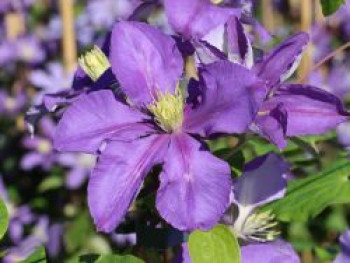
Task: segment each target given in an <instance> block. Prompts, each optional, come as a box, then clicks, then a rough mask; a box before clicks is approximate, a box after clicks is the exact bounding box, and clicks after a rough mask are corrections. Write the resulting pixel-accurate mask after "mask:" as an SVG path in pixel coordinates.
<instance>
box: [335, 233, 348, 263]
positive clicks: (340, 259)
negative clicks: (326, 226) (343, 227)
mask: <svg viewBox="0 0 350 263" xmlns="http://www.w3.org/2000/svg"><path fill="white" fill-rule="evenodd" d="M339 241H340V247H341V252H340V254H339V255H338V256H337V258H336V259H335V261H334V262H333V263H347V262H350V230H347V231H345V232H344V233H343V234H342V235H341V236H340V238H339Z"/></svg>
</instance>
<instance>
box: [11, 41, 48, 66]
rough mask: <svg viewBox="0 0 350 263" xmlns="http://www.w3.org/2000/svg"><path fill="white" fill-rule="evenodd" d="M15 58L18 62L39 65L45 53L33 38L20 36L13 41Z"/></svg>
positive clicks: (38, 42)
mask: <svg viewBox="0 0 350 263" xmlns="http://www.w3.org/2000/svg"><path fill="white" fill-rule="evenodd" d="M15 48H16V58H17V60H18V61H20V62H24V63H28V64H31V65H32V64H34V65H36V64H39V63H41V62H43V61H44V60H45V57H46V53H45V50H44V49H43V47H42V46H41V43H40V41H39V40H38V39H37V38H36V37H35V36H31V35H28V36H21V37H20V38H18V39H16V41H15Z"/></svg>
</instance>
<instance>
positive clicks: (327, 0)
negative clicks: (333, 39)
mask: <svg viewBox="0 0 350 263" xmlns="http://www.w3.org/2000/svg"><path fill="white" fill-rule="evenodd" d="M343 4H345V1H344V0H321V6H322V13H323V14H324V15H325V16H329V15H331V14H333V13H334V12H336V11H337V10H338V9H339V7H340V6H341V5H343Z"/></svg>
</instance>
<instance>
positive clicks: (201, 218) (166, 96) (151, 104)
mask: <svg viewBox="0 0 350 263" xmlns="http://www.w3.org/2000/svg"><path fill="white" fill-rule="evenodd" d="M101 61H102V62H101ZM109 61H110V64H111V70H112V72H113V73H114V75H115V77H116V79H117V80H118V82H119V84H120V88H119V89H118V92H113V91H112V90H111V89H100V90H95V91H90V92H88V93H83V94H81V95H80V96H79V97H78V98H77V99H76V100H75V101H74V102H73V103H72V105H71V106H70V107H69V108H68V109H67V110H66V111H65V112H64V114H63V117H62V119H61V120H60V122H59V124H58V127H57V130H56V133H55V136H54V146H55V148H56V149H58V150H59V151H74V152H85V153H91V154H98V155H99V158H98V161H97V164H96V167H95V169H94V171H93V172H92V175H91V177H90V179H89V184H88V204H89V209H90V213H91V215H92V217H93V219H94V222H95V224H96V226H97V228H98V230H100V231H104V232H111V231H113V230H114V229H115V228H116V226H117V225H118V224H119V223H120V222H121V220H122V219H123V217H124V216H125V214H126V212H127V210H128V208H129V206H130V204H131V203H132V202H133V201H134V199H135V198H136V196H137V193H138V192H139V191H140V188H141V187H142V181H143V179H144V178H145V176H146V175H147V174H148V173H149V172H150V170H151V168H152V167H153V166H155V165H157V164H161V165H162V172H161V174H160V176H159V178H160V187H159V189H158V192H157V197H156V207H157V209H158V211H159V213H160V215H161V216H162V217H163V218H164V219H165V220H166V221H167V222H168V223H170V224H171V225H172V226H174V227H175V228H178V229H180V230H183V231H190V230H193V229H197V228H200V229H204V230H205V229H209V228H211V227H212V226H213V225H215V224H216V223H217V222H218V221H219V219H220V217H221V216H222V214H223V213H224V211H225V210H226V208H227V206H228V204H229V196H230V190H231V179H230V168H229V165H228V164H227V163H226V162H224V161H222V160H220V159H218V158H217V157H215V156H213V155H212V154H211V153H210V152H209V151H208V150H207V148H206V146H205V144H204V141H203V140H202V139H201V138H209V137H210V136H213V135H215V134H222V133H224V134H225V133H226V134H231V133H244V132H245V131H246V130H247V129H248V127H249V125H250V123H251V122H252V120H253V118H254V117H255V115H256V112H257V105H258V103H259V102H258V101H259V99H260V97H259V96H257V94H260V93H261V94H264V92H265V89H264V88H262V87H263V83H261V81H260V80H259V78H257V77H256V75H255V74H253V73H252V72H251V71H249V70H247V69H245V68H244V67H242V66H240V65H235V64H232V63H229V62H226V61H219V62H217V63H213V64H210V65H206V66H205V67H203V68H201V69H200V76H201V81H200V82H199V83H198V85H191V83H190V84H189V85H188V87H187V88H184V86H185V87H186V85H184V84H183V79H182V73H183V60H182V57H181V55H180V52H179V51H178V49H177V46H176V43H175V41H174V40H173V39H172V38H171V37H170V36H167V35H164V34H163V33H161V32H160V31H158V30H157V29H155V28H153V27H151V26H148V25H146V24H143V23H138V22H120V23H117V24H116V25H115V26H114V28H113V31H112V35H111V42H110V55H109ZM106 62H107V58H106V57H104V55H103V53H101V52H97V56H91V53H90V55H88V57H85V59H82V60H81V63H82V65H83V68H85V69H86V71H87V73H88V74H89V75H90V76H91V77H92V79H96V77H98V76H99V75H100V74H102V73H103V72H105V71H106V70H108V68H107V67H108V64H107V63H106ZM101 67H102V68H101ZM96 72H100V73H99V74H97V75H96V74H92V73H96ZM219 73H220V74H219ZM232 83H235V85H234V88H233V87H232ZM260 89H261V91H260V92H259V90H260ZM121 93H122V96H121V95H120V94H121ZM186 94H188V96H187V95H186ZM252 94H254V96H253V95H252ZM233 115H234V116H236V119H235V121H231V116H233Z"/></svg>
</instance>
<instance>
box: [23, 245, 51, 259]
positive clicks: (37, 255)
mask: <svg viewBox="0 0 350 263" xmlns="http://www.w3.org/2000/svg"><path fill="white" fill-rule="evenodd" d="M21 262H22V263H46V262H47V261H46V252H45V248H44V247H43V246H41V247H38V248H37V249H36V250H35V251H34V253H32V254H31V255H30V256H29V257H28V258H27V259H26V260H23V261H21Z"/></svg>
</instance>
